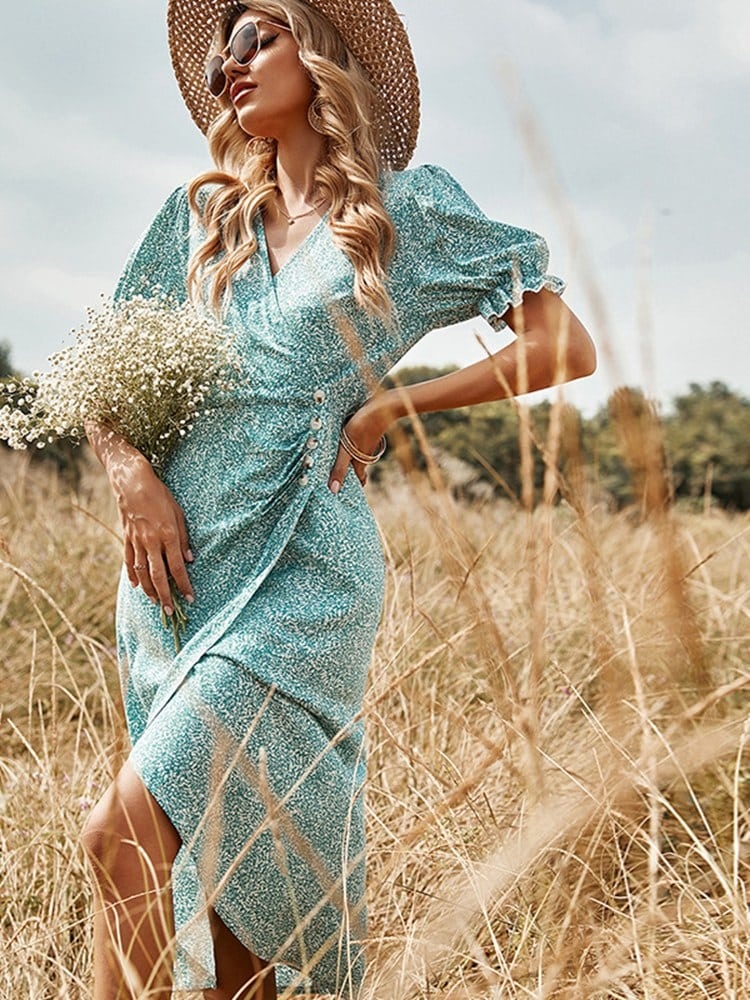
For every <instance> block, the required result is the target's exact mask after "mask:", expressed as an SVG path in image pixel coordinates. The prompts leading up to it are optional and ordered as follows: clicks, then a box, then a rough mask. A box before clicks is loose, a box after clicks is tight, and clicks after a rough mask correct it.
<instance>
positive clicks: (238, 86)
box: [229, 80, 257, 104]
mask: <svg viewBox="0 0 750 1000" xmlns="http://www.w3.org/2000/svg"><path fill="white" fill-rule="evenodd" d="M256 86H257V84H255V83H250V82H248V81H247V80H242V81H239V80H238V81H236V82H235V83H233V84H232V86H231V87H230V89H229V98H230V100H231V102H232V104H236V103H237V101H239V100H241V99H242V98H243V97H245V96H246V95H247V94H250V93H252V91H253V90H255V88H256Z"/></svg>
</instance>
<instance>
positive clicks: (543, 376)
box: [84, 0, 595, 1000]
mask: <svg viewBox="0 0 750 1000" xmlns="http://www.w3.org/2000/svg"><path fill="white" fill-rule="evenodd" d="M169 26H170V45H171V50H172V58H173V63H174V66H175V71H176V74H177V78H178V81H179V83H180V86H181V89H182V93H183V96H184V98H185V100H186V103H187V105H188V108H189V109H190V111H191V114H192V115H193V117H194V119H195V121H196V122H197V123H198V125H199V126H200V127H201V129H202V130H203V131H205V132H207V134H208V140H209V147H210V150H211V153H212V156H213V158H214V160H215V162H216V164H217V170H216V171H214V172H211V173H209V174H206V175H204V176H202V177H199V178H198V179H197V180H196V181H194V182H193V183H192V184H191V185H189V186H188V188H187V189H184V188H181V189H178V190H177V191H176V192H175V193H174V194H173V195H172V196H171V197H170V199H169V200H168V201H167V203H166V205H165V206H164V208H163V209H162V211H161V212H160V213H159V215H158V216H157V218H156V220H155V221H154V223H153V224H152V226H151V228H150V229H149V231H148V232H147V234H146V236H145V237H144V239H143V241H142V243H141V244H140V246H139V247H138V249H137V250H136V251H135V252H134V254H133V256H132V257H131V259H130V260H129V262H128V265H127V267H126V270H125V273H124V274H123V277H122V279H121V281H120V285H119V288H118V293H117V294H118V296H120V297H127V296H131V295H134V294H141V293H148V291H149V289H151V288H153V287H155V286H157V285H158V287H159V291H160V292H168V293H170V294H171V295H173V296H175V297H177V298H179V299H184V298H186V297H187V296H188V295H192V296H193V297H194V298H196V299H199V300H203V301H204V302H207V303H208V304H209V305H210V306H211V307H212V308H213V309H215V310H217V311H223V314H224V315H225V318H226V322H227V325H228V327H229V328H230V329H231V330H232V331H233V332H234V333H235V334H236V337H237V343H238V345H239V350H240V352H241V355H242V361H243V365H244V368H245V371H246V374H247V380H246V383H243V385H244V388H242V389H241V390H238V391H236V392H234V393H233V394H232V395H228V396H226V397H225V398H223V399H222V400H221V401H220V403H219V404H218V405H217V407H216V409H215V410H214V412H213V414H212V416H211V417H210V418H205V419H203V420H202V421H199V422H198V423H197V424H196V426H195V429H194V430H193V431H192V433H191V434H190V435H189V436H188V437H187V438H186V439H185V440H184V442H182V443H181V444H180V446H179V448H178V449H177V450H176V451H175V452H174V453H173V455H172V456H171V459H170V462H169V464H168V467H167V469H166V472H165V476H164V482H162V481H160V480H158V479H157V478H156V476H155V475H154V473H153V470H152V469H151V467H150V466H149V465H148V463H147V462H146V460H145V459H144V457H143V456H142V455H141V454H139V453H138V452H137V451H135V449H133V448H132V447H131V446H130V445H129V444H128V443H127V441H125V440H123V439H122V438H120V437H118V436H116V435H114V434H112V433H110V432H108V431H107V430H106V429H105V428H103V427H91V428H90V439H91V442H92V444H93V446H94V448H95V450H96V451H97V454H98V455H99V457H100V459H101V461H102V463H103V464H104V466H105V468H106V470H107V472H108V474H109V477H110V480H111V483H112V487H113V489H114V492H115V495H116V497H117V501H118V504H119V508H120V513H121V518H122V524H123V530H124V535H125V573H124V576H123V582H122V586H121V589H120V595H119V602H118V642H119V652H120V658H121V662H122V667H123V678H122V680H123V691H124V698H125V706H126V712H127V720H128V727H129V731H130V735H131V738H132V741H133V751H132V754H131V756H130V758H129V760H128V762H127V763H126V764H125V766H124V768H123V769H122V771H121V772H120V774H119V775H118V776H117V778H116V780H115V782H114V784H113V786H112V788H111V789H110V790H109V791H108V792H107V794H106V795H105V796H104V798H103V799H102V801H101V802H100V803H99V804H98V805H97V807H96V808H95V810H94V811H93V814H92V816H91V819H90V821H89V824H88V826H87V830H86V832H85V836H84V840H85V846H86V849H87V851H88V854H89V857H90V859H91V862H92V867H93V870H94V873H95V876H96V887H97V895H98V898H99V906H98V907H97V914H96V917H95V920H96V924H95V978H96V987H95V996H96V998H97V1000H105V998H106V1000H112V998H115V997H117V998H119V997H131V996H136V995H142V993H139V992H138V991H139V990H142V989H146V990H147V991H148V993H147V995H149V996H152V997H168V996H169V995H170V990H171V985H172V967H173V962H174V963H175V965H176V968H177V974H178V980H179V982H180V983H181V984H182V985H183V986H185V987H188V988H192V989H203V990H204V996H205V997H207V998H213V1000H220V998H221V1000H229V998H230V997H255V998H264V1000H265V998H270V997H274V996H276V988H277V987H276V984H275V978H276V977H277V976H278V979H279V980H280V981H281V980H283V982H284V983H289V984H291V985H292V986H293V987H294V988H296V989H297V990H298V991H308V992H313V993H318V994H321V993H333V994H339V993H342V992H351V991H354V990H356V988H357V986H358V984H359V982H360V980H361V976H362V971H363V969H362V966H363V959H362V950H363V945H364V939H365V931H366V927H365V908H364V818H363V802H362V788H363V783H364V776H365V774H364V756H363V748H362V736H363V734H362V721H361V718H360V716H359V715H358V713H359V709H360V706H361V701H362V697H363V693H364V686H365V678H366V671H367V667H368V662H369V658H370V654H371V649H372V643H373V639H374V636H375V631H376V627H377V623H378V619H379V616H380V610H381V600H382V587H383V575H384V574H383V557H382V552H381V549H380V545H379V541H378V536H377V532H376V528H375V525H374V523H373V521H372V517H371V515H370V512H369V509H368V506H367V503H366V501H365V499H364V494H363V492H362V488H361V484H364V482H365V480H366V476H367V468H368V466H369V464H371V462H372V461H374V460H375V459H376V458H377V456H378V455H379V454H380V451H381V449H382V445H381V444H380V442H381V439H382V437H383V435H384V433H385V432H386V430H387V429H388V428H389V427H390V425H391V424H392V423H393V422H394V421H395V420H398V419H399V418H401V417H403V416H404V415H406V414H408V413H414V412H416V413H423V412H427V411H431V410H441V409H448V408H452V407H459V406H466V405H469V404H472V403H479V402H482V401H486V400H490V399H498V398H501V397H503V396H505V395H508V394H514V393H516V392H519V391H526V390H533V389H538V388H541V387H543V386H548V385H550V384H553V383H554V382H559V381H564V380H566V379H572V378H577V377H579V376H582V375H586V374H589V373H590V372H591V371H592V370H593V368H594V363H595V361H594V350H593V347H592V344H591V341H590V339H589V337H588V335H587V334H586V332H585V330H584V329H583V327H582V326H581V324H580V323H579V322H578V320H577V319H576V318H575V317H574V316H573V315H572V314H571V313H570V312H569V311H568V310H567V309H566V307H565V306H564V305H563V304H562V302H561V301H560V299H559V298H558V296H557V295H556V294H555V293H556V292H559V291H560V290H561V283H560V282H559V281H558V279H555V278H551V277H548V276H547V275H546V274H545V267H546V261H547V254H546V247H545V244H544V242H543V240H541V239H540V238H539V237H538V236H536V235H534V234H533V233H529V232H526V231H524V230H519V229H514V228H512V227H508V226H504V225H501V224H499V223H494V222H491V221H489V220H488V219H486V218H485V217H484V216H483V215H482V213H481V212H480V211H479V209H478V208H477V207H476V206H475V205H474V203H473V202H472V201H471V200H470V199H469V198H468V197H467V195H466V194H465V193H464V192H463V191H462V190H461V188H460V187H459V186H458V185H457V184H456V182H455V181H454V180H453V179H452V178H451V177H450V176H449V175H448V174H446V173H445V172H444V171H442V170H440V169H438V168H434V167H423V168H419V169H416V170H411V171H408V170H406V169H405V168H406V165H407V163H408V161H409V159H410V157H411V154H412V152H413V150H414V145H415V142H416V135H417V130H418V124H419V93H418V85H417V79H416V73H415V70H414V65H413V59H412V54H411V49H410V46H409V42H408V38H407V36H406V34H405V31H404V29H403V27H402V24H401V22H400V20H399V18H398V16H397V14H396V13H395V11H394V10H393V8H392V7H391V5H390V2H389V0H262V2H261V0H259V2H257V3H253V4H252V6H250V7H244V6H238V5H235V6H231V7H230V8H229V9H227V4H226V3H225V2H224V0H170V4H169ZM479 313H482V314H483V315H485V316H486V317H487V318H489V319H490V320H491V322H493V323H494V324H495V325H499V324H501V322H505V323H507V324H508V325H509V326H510V327H511V328H512V329H513V330H515V331H516V332H518V331H519V330H520V329H521V328H523V332H524V337H523V344H524V348H523V350H519V347H518V344H519V341H516V342H514V343H513V344H511V345H510V346H508V347H507V348H505V349H504V350H502V351H500V352H499V353H498V354H497V355H496V356H495V357H494V358H492V359H487V360H485V361H482V362H479V363H478V364H475V365H472V366H470V367H469V368H467V369H465V370H463V371H459V372H456V373H455V374H451V375H448V376H447V377H444V378H440V379H436V380H434V381H431V382H427V383H423V384H421V385H416V386H411V387H409V388H408V389H405V390H402V391H395V390H392V391H387V392H386V391H376V387H377V385H378V383H379V382H380V380H381V379H382V378H383V377H384V376H385V375H386V373H387V372H388V371H389V369H390V368H391V367H392V366H393V365H394V364H395V363H396V362H397V361H398V360H399V358H400V357H401V356H402V355H403V354H404V353H405V352H406V350H407V349H408V348H409V347H410V346H411V345H412V344H414V343H415V342H416V341H417V340H418V339H419V338H420V337H421V336H422V335H423V334H424V333H426V332H427V331H428V330H430V329H433V328H435V327H439V326H445V325H447V324H449V323H452V322H456V321H458V320H462V319H465V318H468V317H470V316H475V315H477V314H479ZM501 317H502V320H501ZM524 359H525V360H524ZM188 567H189V572H188ZM168 574H171V576H172V578H173V579H174V581H175V583H176V585H177V586H178V588H179V589H180V591H181V592H182V594H183V595H184V597H185V599H186V600H187V601H188V602H190V604H191V608H190V622H189V625H188V631H187V634H186V637H185V639H186V641H185V643H184V645H183V648H182V649H181V651H180V653H179V654H178V655H176V656H175V653H174V648H173V645H172V638H171V635H170V633H169V632H168V631H166V630H163V629H162V626H161V624H160V623H159V621H158V615H156V614H155V612H154V608H153V607H152V603H151V602H153V603H157V604H161V606H162V607H163V609H164V610H165V612H166V614H167V615H171V614H172V613H173V610H174V609H173V607H172V598H171V596H170V587H169V582H168ZM128 584H129V586H128ZM175 929H176V930H177V945H176V947H174V948H173V946H172V941H173V940H174V936H175ZM209 929H210V935H209V933H208V932H209Z"/></svg>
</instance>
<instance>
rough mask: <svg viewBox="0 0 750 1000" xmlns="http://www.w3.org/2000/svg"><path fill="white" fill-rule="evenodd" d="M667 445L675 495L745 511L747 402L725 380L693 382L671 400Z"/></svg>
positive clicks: (749, 450) (749, 438)
mask: <svg viewBox="0 0 750 1000" xmlns="http://www.w3.org/2000/svg"><path fill="white" fill-rule="evenodd" d="M666 442H667V451H668V454H669V459H670V462H671V465H672V473H673V476H674V483H675V490H676V492H677V495H678V496H683V497H690V498H697V497H701V496H706V495H708V494H710V495H711V496H712V497H713V498H714V499H715V500H716V501H718V503H720V504H721V505H722V506H724V507H729V508H733V509H735V510H747V509H748V508H750V400H748V399H747V398H745V397H743V396H740V395H739V394H738V393H735V392H733V391H732V390H731V389H730V388H729V387H728V386H727V385H725V383H724V382H711V383H710V384H709V385H707V386H701V385H697V384H695V383H692V384H691V385H690V387H689V389H688V391H687V392H686V393H684V394H683V395H681V396H678V397H677V398H676V399H675V400H674V404H673V413H672V415H671V416H670V418H669V420H668V422H667V428H666Z"/></svg>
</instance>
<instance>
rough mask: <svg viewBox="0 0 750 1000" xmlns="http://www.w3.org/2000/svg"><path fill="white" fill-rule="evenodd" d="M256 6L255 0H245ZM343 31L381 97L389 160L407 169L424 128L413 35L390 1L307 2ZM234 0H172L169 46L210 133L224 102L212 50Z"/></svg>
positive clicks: (380, 127) (380, 129)
mask: <svg viewBox="0 0 750 1000" xmlns="http://www.w3.org/2000/svg"><path fill="white" fill-rule="evenodd" d="M245 2H246V3H247V5H248V6H252V0H245ZM306 2H307V3H308V4H309V5H310V6H311V7H314V8H315V10H317V11H318V12H319V13H320V14H323V15H324V17H326V18H327V19H328V20H329V21H330V23H331V24H332V25H333V26H334V27H335V28H336V30H337V31H338V33H339V34H340V35H341V37H342V39H343V40H344V43H345V44H346V46H347V48H348V49H349V51H350V52H351V53H352V55H353V56H354V57H355V58H356V59H357V60H358V61H359V63H360V64H361V66H362V67H363V68H364V69H365V71H366V72H367V74H368V76H369V77H370V80H371V81H372V83H373V85H374V86H375V90H376V92H377V94H378V96H379V98H380V107H379V108H378V109H377V113H376V129H377V134H378V135H379V137H380V152H381V155H382V157H383V161H384V163H385V164H386V165H387V166H389V167H391V168H392V169H394V170H403V169H404V167H406V166H407V164H408V163H409V160H410V159H411V157H412V154H413V153H414V147H415V146H416V144H417V133H418V131H419V81H418V80H417V70H416V66H415V65H414V55H413V53H412V49H411V45H410V43H409V37H408V35H407V34H406V30H405V28H404V26H403V24H402V23H401V19H400V17H399V16H398V14H397V13H396V11H395V9H394V8H393V6H392V5H391V3H390V2H389V0H306ZM234 6H235V3H234V2H233V0H169V7H168V10H167V24H168V27H169V48H170V53H171V56H172V65H173V67H174V71H175V74H176V76H177V82H178V84H179V85H180V90H181V92H182V96H183V98H184V100H185V103H186V104H187V106H188V110H189V111H190V114H191V115H192V117H193V121H194V122H195V124H196V125H197V126H198V128H199V129H200V130H201V132H206V131H207V130H208V127H209V125H210V124H211V122H212V121H213V119H214V118H215V117H216V116H217V115H218V114H219V112H220V110H221V108H220V105H219V102H218V101H217V100H216V99H215V98H214V97H212V96H211V94H210V93H209V92H208V88H207V87H206V79H205V75H204V74H205V66H206V59H207V56H208V51H209V48H210V46H211V42H212V41H213V38H214V34H215V32H216V26H217V24H218V22H219V19H220V18H221V15H222V14H223V13H224V12H225V11H226V10H228V9H229V8H231V7H234Z"/></svg>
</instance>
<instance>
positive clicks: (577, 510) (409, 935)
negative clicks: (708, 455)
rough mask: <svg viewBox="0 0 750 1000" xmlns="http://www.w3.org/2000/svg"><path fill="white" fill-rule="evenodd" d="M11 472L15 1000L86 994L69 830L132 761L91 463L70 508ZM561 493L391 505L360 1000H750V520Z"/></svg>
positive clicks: (5, 666)
mask: <svg viewBox="0 0 750 1000" xmlns="http://www.w3.org/2000/svg"><path fill="white" fill-rule="evenodd" d="M0 462H2V465H1V466H0V474H1V475H2V489H1V490H0V549H1V551H0V636H2V642H1V644H0V649H1V650H2V656H1V658H0V683H1V684H2V722H1V725H0V781H1V782H2V784H1V786H0V851H1V852H2V858H3V869H2V883H1V885H0V912H2V922H1V923H0V997H2V998H11V997H12V998H16V997H19V998H20V997H23V998H25V997H29V998H32V1000H47V998H50V1000H52V998H66V1000H71V998H72V1000H75V998H83V997H86V996H88V995H89V989H90V987H89V985H88V984H89V975H90V973H89V968H90V947H91V945H90V927H89V923H88V918H87V914H88V910H89V906H90V900H89V889H88V884H87V879H86V874H85V868H84V862H83V858H82V855H81V852H80V849H79V848H78V846H77V836H78V831H79V828H80V826H81V824H82V821H83V819H84V816H85V813H86V810H87V809H88V808H89V807H90V804H91V801H92V799H93V798H94V797H95V796H96V795H97V792H98V791H99V789H101V787H102V785H103V784H104V783H105V782H107V780H108V778H109V776H110V775H111V773H112V771H113V769H114V768H115V767H116V766H117V762H118V761H119V760H120V759H121V756H122V751H123V747H124V738H123V730H122V722H121V715H120V712H119V708H118V705H117V695H116V684H115V673H116V671H115V663H114V656H113V649H112V641H113V638H112V602H113V592H114V582H115V578H116V576H117V573H118V566H119V558H120V557H119V548H118V544H117V541H116V538H115V537H114V536H113V534H112V533H111V530H110V528H109V527H108V526H109V525H111V524H112V523H113V510H112V506H111V503H110V501H109V498H108V496H107V488H106V483H104V482H103V481H102V480H101V478H100V477H99V476H97V475H96V473H95V472H93V471H92V472H90V473H88V474H87V476H85V477H84V486H83V491H82V493H81V495H80V496H79V497H78V498H77V500H76V501H75V502H74V501H73V500H72V498H71V496H70V495H69V494H68V492H66V490H65V489H64V488H61V487H59V486H58V484H57V483H56V481H55V480H54V479H53V478H51V477H50V476H49V475H47V474H45V473H44V472H42V471H40V470H38V469H35V470H32V471H30V470H29V468H28V465H27V463H26V462H25V461H24V459H23V458H22V457H18V456H12V455H7V454H5V453H2V454H0ZM647 474H653V475H656V474H659V470H652V472H651V473H648V470H647ZM580 478H581V481H583V477H580ZM572 479H573V481H575V479H576V477H575V475H572ZM574 485H575V482H574ZM567 489H568V491H569V492H568V500H569V502H567V503H563V504H560V505H557V506H554V505H552V504H551V503H547V504H543V505H542V506H541V507H539V508H538V509H537V510H536V511H535V512H534V513H529V512H527V511H524V510H520V509H517V508H515V507H513V506H511V505H510V504H506V503H493V504H488V505H486V506H484V507H481V508H479V507H475V508H469V507H465V506H457V505H456V504H455V503H454V502H453V501H452V500H451V498H450V495H449V494H448V493H447V492H445V491H441V490H437V491H435V490H434V489H431V488H430V489H428V488H427V486H426V484H425V482H424V481H421V480H418V479H415V480H414V481H411V480H410V481H408V482H406V483H404V482H401V483H399V484H395V485H393V486H392V487H391V488H390V489H388V490H384V491H382V492H380V493H378V494H376V495H375V496H374V505H375V507H376V511H377V514H378V518H379V521H380V524H381V525H382V528H383V535H384V544H385V547H386V552H387V557H388V563H389V569H390V572H389V585H388V593H387V603H386V610H385V616H384V622H383V628H382V631H381V634H380V638H379V642H378V646H377V650H376V656H375V661H374V665H373V671H372V682H371V687H370V691H369V695H368V698H367V703H366V714H367V719H368V725H369V745H370V765H371V780H370V785H369V828H370V861H369V865H370V901H371V920H372V945H371V976H370V980H369V985H368V991H367V992H366V996H371V997H373V998H374V997H377V998H403V1000H407V998H416V997H425V998H427V997H436V998H437V997H444V998H448V997H483V998H491V1000H495V998H500V997H503V998H508V1000H510V998H522V997H538V998H542V997H555V998H557V997H559V998H571V1000H572V998H599V997H601V998H604V997H612V998H630V997H643V998H649V1000H660V998H665V1000H666V998H670V1000H671V998H677V997H680V998H683V997H684V998H692V997H695V998H698V997H715V998H726V997H736V998H741V997H746V996H750V973H749V972H748V971H747V970H748V968H750V964H749V963H748V957H749V956H748V944H747V942H748V940H750V933H749V932H750V927H748V923H749V919H748V909H747V898H746V885H747V874H748V868H747V863H748V843H747V839H748V833H750V816H749V815H748V812H747V809H746V805H745V802H746V799H747V796H746V790H747V789H746V786H747V783H748V780H749V779H750V770H748V758H747V756H746V755H745V742H746V738H747V735H748V731H750V730H748V729H747V727H745V722H744V720H745V714H746V703H747V695H746V692H747V688H748V686H750V672H748V670H747V663H748V659H749V657H748V654H749V653H750V629H748V600H747V594H748V589H749V588H750V521H749V520H748V519H747V518H743V517H739V516H737V517H730V516H726V515H719V514H714V515H711V516H709V517H698V516H692V515H676V514H674V513H669V512H664V511H663V509H661V508H657V509H655V510H652V511H650V512H649V513H648V516H647V517H636V516H635V515H634V514H633V513H632V512H631V513H628V514H623V515H612V514H609V513H607V512H606V511H604V510H602V509H598V508H597V507H596V506H595V505H594V504H592V503H591V502H590V501H589V500H587V499H585V497H584V495H583V494H582V493H581V492H576V491H575V490H574V489H573V487H572V486H571V485H570V484H568V487H567ZM553 493H554V489H550V490H549V491H548V499H549V500H551V498H552V495H553Z"/></svg>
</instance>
